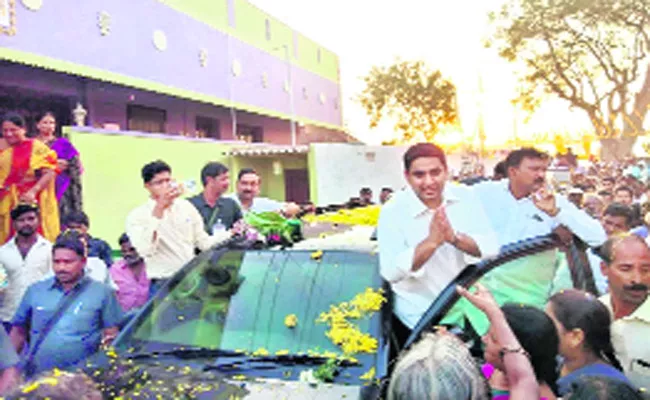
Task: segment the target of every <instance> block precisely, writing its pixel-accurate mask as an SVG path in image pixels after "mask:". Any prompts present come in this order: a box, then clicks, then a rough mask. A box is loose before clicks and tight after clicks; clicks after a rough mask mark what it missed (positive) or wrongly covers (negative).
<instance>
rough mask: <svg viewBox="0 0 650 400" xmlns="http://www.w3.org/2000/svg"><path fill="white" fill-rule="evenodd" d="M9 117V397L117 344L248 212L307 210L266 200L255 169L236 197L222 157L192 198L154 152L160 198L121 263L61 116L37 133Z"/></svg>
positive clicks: (238, 229)
mask: <svg viewBox="0 0 650 400" xmlns="http://www.w3.org/2000/svg"><path fill="white" fill-rule="evenodd" d="M0 125H1V127H2V139H0V182H1V183H2V184H1V185H0V187H1V189H0V190H1V192H0V223H2V224H3V225H1V226H0V244H1V245H0V323H1V324H2V327H1V328H0V351H1V357H0V394H2V393H4V392H6V391H8V390H9V389H10V388H11V387H13V386H15V385H16V384H17V383H18V382H19V381H20V379H21V376H24V377H25V378H27V379H29V378H31V377H33V376H34V375H37V374H41V373H44V372H46V371H50V370H52V369H53V368H67V367H70V366H72V365H75V364H77V363H78V362H80V361H82V360H84V359H85V358H87V357H88V356H89V355H91V354H93V353H95V352H96V351H97V350H98V349H100V347H102V346H105V345H107V344H109V343H110V342H111V341H112V340H113V338H114V337H115V336H116V334H117V332H118V331H119V329H120V328H121V327H122V326H123V325H124V323H125V322H126V321H128V319H129V318H130V316H132V315H133V314H134V313H135V312H137V310H138V309H139V308H140V307H142V306H143V305H144V304H145V303H146V302H147V301H148V299H149V298H150V297H151V296H152V295H153V294H154V293H155V292H156V290H158V289H159V288H160V287H161V285H163V284H164V283H165V281H166V280H167V279H169V278H170V277H171V276H172V275H173V274H174V273H175V272H176V271H178V270H180V268H181V267H183V265H185V264H186V263H187V262H189V261H190V260H191V259H192V258H193V257H194V256H195V255H196V254H197V253H198V252H200V251H202V250H206V249H208V248H211V247H212V246H213V245H215V244H217V243H219V242H223V241H226V240H228V239H229V238H231V237H232V236H234V235H238V234H241V233H242V232H244V231H245V230H246V229H247V228H248V227H247V225H246V224H245V223H244V222H243V217H244V215H245V214H246V213H248V212H279V213H282V214H284V215H285V216H287V217H293V216H295V215H296V214H298V213H299V212H300V211H301V209H300V207H298V206H297V205H296V204H294V203H285V202H280V201H275V200H273V199H270V198H265V197H261V196H260V185H261V178H260V175H259V174H258V172H257V171H255V170H254V169H251V168H244V169H242V170H241V171H239V173H238V175H237V179H236V181H237V185H236V190H235V192H234V193H232V194H228V192H229V182H230V171H229V170H228V168H227V167H226V166H225V165H223V164H221V163H218V162H210V163H207V164H206V165H205V166H204V167H203V168H202V170H201V171H200V176H201V181H202V184H203V190H202V192H201V193H199V194H198V195H196V196H193V197H190V198H184V197H185V192H184V188H183V187H182V185H180V184H178V182H176V181H175V180H174V178H173V176H172V168H171V166H170V165H168V164H167V163H165V162H164V161H161V160H157V161H152V162H150V163H148V164H146V165H145V166H143V168H142V171H141V175H142V176H141V177H142V181H143V185H144V188H145V189H146V191H147V192H148V195H149V198H148V200H147V202H146V203H144V204H143V205H141V206H140V207H137V208H135V209H134V210H132V211H131V212H130V214H129V215H128V217H127V219H126V221H125V233H124V234H122V235H121V236H120V237H119V238H118V239H117V240H116V244H117V245H118V246H119V249H120V253H121V255H122V258H121V259H119V260H113V249H112V246H111V245H110V244H109V243H108V242H107V241H105V240H103V239H100V238H97V237H94V236H93V235H92V234H91V233H90V219H89V217H88V215H87V214H86V213H85V212H84V211H83V205H82V202H81V180H80V175H81V173H82V172H83V168H82V164H81V158H80V155H79V152H78V151H77V150H76V149H75V148H74V146H73V145H72V144H71V143H70V142H69V141H68V140H67V139H65V138H61V137H57V136H56V135H55V130H56V119H55V117H54V115H53V114H52V113H49V112H48V113H45V114H43V115H42V116H40V117H39V118H38V119H37V123H36V127H37V130H38V132H37V134H35V135H28V132H27V130H28V129H27V124H26V123H25V121H24V119H23V118H22V117H21V116H19V115H17V114H11V113H10V114H7V115H5V116H3V117H2V119H1V120H0ZM198 172H199V171H197V173H198Z"/></svg>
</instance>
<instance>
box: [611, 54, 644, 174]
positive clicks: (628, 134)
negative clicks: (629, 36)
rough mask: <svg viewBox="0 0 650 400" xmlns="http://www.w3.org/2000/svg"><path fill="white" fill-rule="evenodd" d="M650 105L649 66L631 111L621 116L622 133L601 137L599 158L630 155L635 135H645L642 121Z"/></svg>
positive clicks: (620, 157)
mask: <svg viewBox="0 0 650 400" xmlns="http://www.w3.org/2000/svg"><path fill="white" fill-rule="evenodd" d="M648 106H650V66H648V68H647V69H646V73H645V78H644V80H643V86H642V87H641V89H640V90H639V92H638V93H637V94H636V96H634V105H633V109H632V112H631V113H629V114H627V115H624V117H623V134H622V136H621V137H620V138H616V139H610V138H607V139H601V141H600V143H601V158H602V159H603V160H604V161H611V160H620V159H623V158H625V157H630V156H632V148H633V147H634V144H635V143H636V139H637V137H639V136H641V135H645V131H644V129H643V122H644V121H645V117H646V115H647V114H648Z"/></svg>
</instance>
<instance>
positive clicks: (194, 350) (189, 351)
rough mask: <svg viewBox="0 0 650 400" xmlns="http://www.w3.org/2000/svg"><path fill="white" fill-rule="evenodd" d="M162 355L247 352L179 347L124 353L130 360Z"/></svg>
mask: <svg viewBox="0 0 650 400" xmlns="http://www.w3.org/2000/svg"><path fill="white" fill-rule="evenodd" d="M160 356H172V357H176V358H181V359H193V358H204V357H242V356H245V354H244V353H242V352H240V351H234V350H222V349H206V348H204V347H178V348H175V349H172V350H162V351H146V352H140V353H134V354H125V355H123V357H124V358H127V359H130V360H133V359H145V358H156V357H160Z"/></svg>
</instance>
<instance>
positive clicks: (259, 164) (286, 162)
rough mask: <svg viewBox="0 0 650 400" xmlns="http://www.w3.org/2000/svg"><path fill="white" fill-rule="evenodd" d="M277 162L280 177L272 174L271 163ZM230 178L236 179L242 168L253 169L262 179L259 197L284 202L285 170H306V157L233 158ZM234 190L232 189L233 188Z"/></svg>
mask: <svg viewBox="0 0 650 400" xmlns="http://www.w3.org/2000/svg"><path fill="white" fill-rule="evenodd" d="M275 160H278V161H280V163H281V164H282V170H281V173H280V175H275V174H274V173H273V161H275ZM230 168H231V169H230V170H231V176H232V179H233V181H234V180H235V179H237V174H238V173H239V170H240V169H242V168H253V169H255V170H256V171H257V172H258V173H259V174H260V177H261V178H262V184H261V186H260V192H261V193H260V195H261V196H264V197H270V198H272V199H275V200H280V201H284V200H285V197H286V196H285V194H286V193H285V184H284V170H285V169H306V168H307V155H305V154H301V155H286V154H283V155H278V156H274V157H233V160H232V161H231V164H230ZM233 190H234V187H233Z"/></svg>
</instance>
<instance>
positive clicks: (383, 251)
mask: <svg viewBox="0 0 650 400" xmlns="http://www.w3.org/2000/svg"><path fill="white" fill-rule="evenodd" d="M404 175H405V177H406V180H407V181H408V183H409V186H410V187H409V188H406V189H405V190H403V191H400V192H398V193H396V194H395V195H394V196H393V198H392V199H391V200H390V201H388V202H387V203H386V204H385V205H384V206H383V207H382V210H381V214H380V217H379V225H378V239H379V263H380V272H381V275H382V276H383V277H384V279H386V280H387V281H388V282H390V285H391V289H392V291H393V293H394V296H395V297H394V307H393V312H394V314H395V316H396V317H397V318H394V319H393V321H394V322H393V331H394V332H395V334H396V336H397V339H398V341H399V342H400V344H403V343H404V341H406V339H407V338H408V335H409V334H410V331H411V330H412V329H413V328H414V326H415V325H416V324H417V322H418V321H419V319H420V318H421V317H422V315H423V313H424V312H425V311H426V310H427V308H428V307H429V306H430V305H431V303H432V302H433V301H434V300H435V299H436V298H437V297H438V295H439V294H440V292H441V291H442V290H443V289H444V288H445V287H446V286H447V285H448V284H449V283H450V282H451V281H452V280H453V279H454V278H455V277H456V276H457V275H458V274H459V273H460V272H461V271H462V270H463V269H464V268H465V266H466V265H467V264H468V262H469V260H468V257H467V256H473V257H481V256H482V257H485V256H489V255H492V254H495V253H496V252H497V251H498V246H497V242H496V240H494V235H493V233H492V232H491V231H490V229H489V224H488V222H487V219H486V217H485V215H484V214H483V212H482V209H481V207H476V203H477V201H476V200H474V199H473V197H472V194H471V192H470V191H469V190H467V189H466V188H463V187H459V186H457V187H452V186H451V185H447V184H446V181H447V177H448V169H447V161H446V158H445V154H444V152H443V151H442V149H440V148H439V147H437V146H436V145H434V144H431V143H420V144H417V145H415V146H412V147H411V148H409V150H408V151H407V152H406V153H405V154H404Z"/></svg>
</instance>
